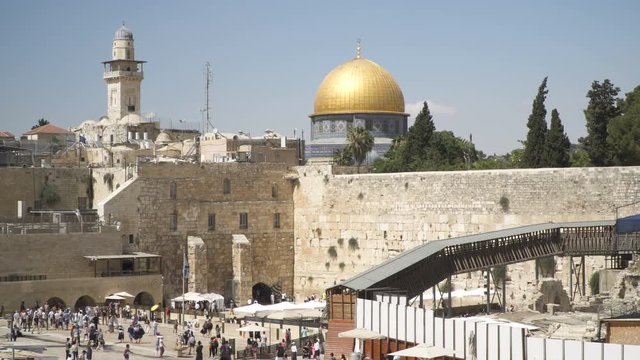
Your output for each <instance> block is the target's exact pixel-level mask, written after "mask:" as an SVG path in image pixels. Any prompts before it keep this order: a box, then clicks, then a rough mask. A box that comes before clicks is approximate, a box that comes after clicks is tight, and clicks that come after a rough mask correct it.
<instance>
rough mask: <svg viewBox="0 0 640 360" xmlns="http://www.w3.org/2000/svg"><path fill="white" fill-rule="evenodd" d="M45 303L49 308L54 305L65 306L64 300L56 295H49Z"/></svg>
mask: <svg viewBox="0 0 640 360" xmlns="http://www.w3.org/2000/svg"><path fill="white" fill-rule="evenodd" d="M47 305H49V307H50V308H52V307H54V306H57V307H58V308H59V309H64V308H65V303H64V300H62V299H60V298H59V297H57V296H53V297H50V298H49V300H47Z"/></svg>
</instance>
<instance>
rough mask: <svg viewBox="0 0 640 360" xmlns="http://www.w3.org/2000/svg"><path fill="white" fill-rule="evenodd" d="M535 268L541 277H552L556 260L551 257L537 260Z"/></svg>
mask: <svg viewBox="0 0 640 360" xmlns="http://www.w3.org/2000/svg"><path fill="white" fill-rule="evenodd" d="M536 267H537V269H538V271H539V272H540V275H541V276H542V277H553V275H554V274H555V272H556V259H555V258H554V257H553V256H547V257H543V258H538V259H536Z"/></svg>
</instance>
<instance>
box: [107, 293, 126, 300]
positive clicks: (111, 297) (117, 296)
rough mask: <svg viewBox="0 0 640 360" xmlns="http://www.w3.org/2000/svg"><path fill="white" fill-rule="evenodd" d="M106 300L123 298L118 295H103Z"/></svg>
mask: <svg viewBox="0 0 640 360" xmlns="http://www.w3.org/2000/svg"><path fill="white" fill-rule="evenodd" d="M105 299H106V300H124V298H123V297H122V296H120V295H115V294H113V295H109V296H105Z"/></svg>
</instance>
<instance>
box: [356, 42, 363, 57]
mask: <svg viewBox="0 0 640 360" xmlns="http://www.w3.org/2000/svg"><path fill="white" fill-rule="evenodd" d="M361 52H362V46H360V38H358V40H356V59H360V56H361Z"/></svg>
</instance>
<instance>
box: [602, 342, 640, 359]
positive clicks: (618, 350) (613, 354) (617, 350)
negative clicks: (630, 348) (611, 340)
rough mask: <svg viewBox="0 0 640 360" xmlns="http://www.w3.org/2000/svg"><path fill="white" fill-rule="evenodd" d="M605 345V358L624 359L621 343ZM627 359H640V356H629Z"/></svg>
mask: <svg viewBox="0 0 640 360" xmlns="http://www.w3.org/2000/svg"><path fill="white" fill-rule="evenodd" d="M603 345H604V360H623V359H622V348H623V345H620V344H603ZM625 359H640V358H637V357H636V358H627V357H625Z"/></svg>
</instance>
